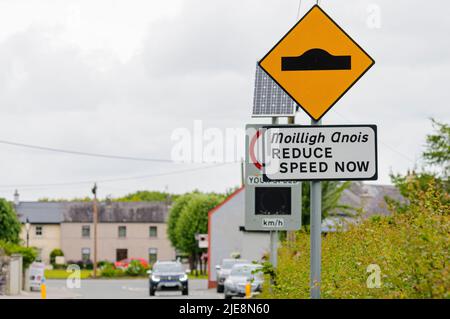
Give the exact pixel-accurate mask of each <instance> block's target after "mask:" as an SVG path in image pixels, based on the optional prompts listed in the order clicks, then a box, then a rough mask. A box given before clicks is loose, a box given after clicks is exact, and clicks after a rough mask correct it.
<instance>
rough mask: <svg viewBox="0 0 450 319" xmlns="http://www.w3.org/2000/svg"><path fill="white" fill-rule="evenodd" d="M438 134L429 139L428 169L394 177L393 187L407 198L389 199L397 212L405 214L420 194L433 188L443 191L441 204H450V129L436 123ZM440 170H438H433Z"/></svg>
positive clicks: (426, 157) (426, 152)
mask: <svg viewBox="0 0 450 319" xmlns="http://www.w3.org/2000/svg"><path fill="white" fill-rule="evenodd" d="M432 122H433V128H434V129H435V132H434V133H433V134H429V135H427V137H426V145H425V151H424V152H423V153H422V158H423V160H424V162H425V164H426V165H425V167H424V168H423V169H422V171H419V172H416V171H414V170H413V171H408V173H407V174H406V175H401V174H391V180H392V182H393V184H394V185H395V186H396V187H397V188H398V190H399V191H400V193H401V194H402V196H403V197H404V198H405V199H406V201H403V202H395V201H393V200H392V199H388V200H389V202H390V203H391V204H392V205H395V206H396V209H397V211H399V212H404V211H406V210H407V209H408V206H409V205H410V204H411V202H413V201H415V200H416V198H417V194H418V193H419V192H426V191H427V190H428V188H429V187H430V185H433V187H434V188H436V189H438V190H439V191H440V192H439V194H440V196H441V197H440V201H441V203H444V204H448V203H449V202H450V196H449V190H450V181H449V178H448V177H449V169H450V126H449V125H447V124H444V123H439V122H437V121H435V120H432ZM432 168H436V169H437V170H432Z"/></svg>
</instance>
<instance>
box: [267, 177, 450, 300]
mask: <svg viewBox="0 0 450 319" xmlns="http://www.w3.org/2000/svg"><path fill="white" fill-rule="evenodd" d="M442 196H446V197H447V198H448V197H449V194H448V193H446V194H442V193H441V190H440V189H439V188H436V187H434V185H433V184H430V185H429V187H428V188H427V190H426V191H420V192H418V193H417V194H416V196H415V198H416V200H414V201H412V202H411V204H410V205H409V206H408V207H407V209H406V210H405V211H403V212H401V213H398V212H396V211H394V212H393V214H392V216H389V217H376V218H371V219H369V220H365V221H361V223H360V224H357V225H353V226H351V227H349V229H348V230H347V231H342V232H337V233H331V234H328V235H327V236H325V237H323V239H322V287H321V291H322V296H323V297H324V298H450V262H449V261H450V240H449V238H450V237H449V234H450V206H449V204H448V201H442V200H441V199H442ZM309 237H310V236H309V233H307V232H303V233H300V234H299V236H298V237H297V241H296V242H295V243H293V244H292V245H285V246H284V247H282V248H281V249H280V250H279V263H278V269H277V271H276V283H275V284H274V285H272V286H270V283H269V282H267V283H266V285H265V288H264V291H263V294H262V297H267V298H309V271H310V244H309V243H310V241H309V239H310V238H309ZM371 264H376V265H378V266H379V267H380V270H381V287H380V288H368V285H367V280H368V277H369V275H370V273H368V272H367V271H368V266H369V265H371Z"/></svg>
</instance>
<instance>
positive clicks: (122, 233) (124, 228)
mask: <svg viewBox="0 0 450 319" xmlns="http://www.w3.org/2000/svg"><path fill="white" fill-rule="evenodd" d="M125 237H127V226H119V238H125Z"/></svg>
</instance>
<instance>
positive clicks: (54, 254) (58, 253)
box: [50, 248, 64, 265]
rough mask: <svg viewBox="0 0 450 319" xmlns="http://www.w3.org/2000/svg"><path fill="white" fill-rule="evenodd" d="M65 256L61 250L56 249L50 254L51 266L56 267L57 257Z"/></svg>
mask: <svg viewBox="0 0 450 319" xmlns="http://www.w3.org/2000/svg"><path fill="white" fill-rule="evenodd" d="M60 256H64V253H63V251H62V250H61V249H59V248H55V249H53V250H52V251H51V252H50V264H52V265H55V260H56V257H60Z"/></svg>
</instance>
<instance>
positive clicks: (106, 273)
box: [102, 264, 125, 278]
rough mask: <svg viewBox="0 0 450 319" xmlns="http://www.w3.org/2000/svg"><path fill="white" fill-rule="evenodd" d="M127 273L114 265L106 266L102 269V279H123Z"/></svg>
mask: <svg viewBox="0 0 450 319" xmlns="http://www.w3.org/2000/svg"><path fill="white" fill-rule="evenodd" d="M124 275H125V273H124V271H123V270H122V269H116V268H115V267H114V266H113V265H112V264H105V265H104V266H103V267H102V277H106V278H114V277H122V276H124Z"/></svg>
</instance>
